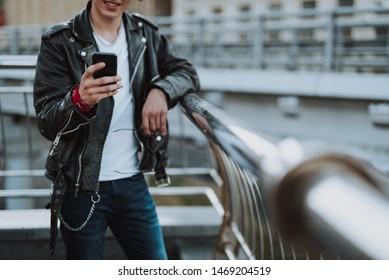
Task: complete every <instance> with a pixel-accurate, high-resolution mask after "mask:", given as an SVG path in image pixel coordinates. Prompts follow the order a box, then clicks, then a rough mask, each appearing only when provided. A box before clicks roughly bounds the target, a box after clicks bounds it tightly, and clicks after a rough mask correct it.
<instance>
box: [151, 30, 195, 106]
mask: <svg viewBox="0 0 389 280" xmlns="http://www.w3.org/2000/svg"><path fill="white" fill-rule="evenodd" d="M154 36H155V37H154V38H155V41H154V43H155V45H156V52H157V53H156V55H157V64H158V70H159V75H160V76H159V79H156V80H155V81H153V82H152V83H151V85H150V86H151V87H157V88H160V89H162V90H163V91H164V92H165V93H166V94H167V96H168V100H169V104H168V105H169V108H172V107H174V106H175V105H176V104H177V102H179V100H180V99H181V97H182V96H184V95H185V94H188V93H197V92H198V91H199V90H200V82H199V78H198V76H197V72H196V70H195V68H194V67H193V65H192V64H191V63H190V62H189V61H188V60H187V59H185V58H183V57H181V56H180V55H179V54H178V53H177V52H176V51H175V49H174V48H173V45H172V44H171V43H170V42H169V40H168V39H167V38H166V37H165V36H164V35H161V34H160V33H158V31H155V34H154Z"/></svg>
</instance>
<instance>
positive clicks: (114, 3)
mask: <svg viewBox="0 0 389 280" xmlns="http://www.w3.org/2000/svg"><path fill="white" fill-rule="evenodd" d="M104 3H105V5H107V6H109V7H112V8H117V7H119V6H120V5H121V3H117V2H113V1H104Z"/></svg>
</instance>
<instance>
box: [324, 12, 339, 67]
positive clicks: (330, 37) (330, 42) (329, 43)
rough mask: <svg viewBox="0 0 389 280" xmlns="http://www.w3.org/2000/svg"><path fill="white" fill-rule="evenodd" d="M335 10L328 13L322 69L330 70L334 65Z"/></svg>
mask: <svg viewBox="0 0 389 280" xmlns="http://www.w3.org/2000/svg"><path fill="white" fill-rule="evenodd" d="M335 20H336V18H335V12H334V11H331V12H330V13H329V14H328V23H327V40H326V43H325V49H324V62H323V68H324V71H326V72H330V71H331V70H333V66H334V43H335Z"/></svg>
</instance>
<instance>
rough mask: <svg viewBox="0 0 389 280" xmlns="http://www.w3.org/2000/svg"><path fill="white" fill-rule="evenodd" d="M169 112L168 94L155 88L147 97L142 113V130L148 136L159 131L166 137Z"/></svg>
mask: <svg viewBox="0 0 389 280" xmlns="http://www.w3.org/2000/svg"><path fill="white" fill-rule="evenodd" d="M167 112H168V105H167V98H166V94H165V93H164V92H163V91H162V90H160V89H157V88H153V89H152V90H151V91H150V92H149V95H148V96H147V99H146V102H145V104H144V106H143V111H142V129H143V132H144V134H145V135H146V136H150V135H151V133H153V132H157V131H158V132H160V133H161V134H162V135H166V133H167V128H166V118H167Z"/></svg>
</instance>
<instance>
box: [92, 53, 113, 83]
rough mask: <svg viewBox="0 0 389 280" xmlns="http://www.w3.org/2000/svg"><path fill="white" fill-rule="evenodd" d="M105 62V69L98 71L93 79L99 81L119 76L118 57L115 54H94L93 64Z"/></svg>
mask: <svg viewBox="0 0 389 280" xmlns="http://www.w3.org/2000/svg"><path fill="white" fill-rule="evenodd" d="M98 62H104V63H105V67H104V68H103V69H101V70H98V71H96V72H95V73H94V74H93V78H95V79H98V78H101V77H105V76H116V75H117V56H116V54H114V53H106V52H95V53H93V54H92V64H96V63H98Z"/></svg>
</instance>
